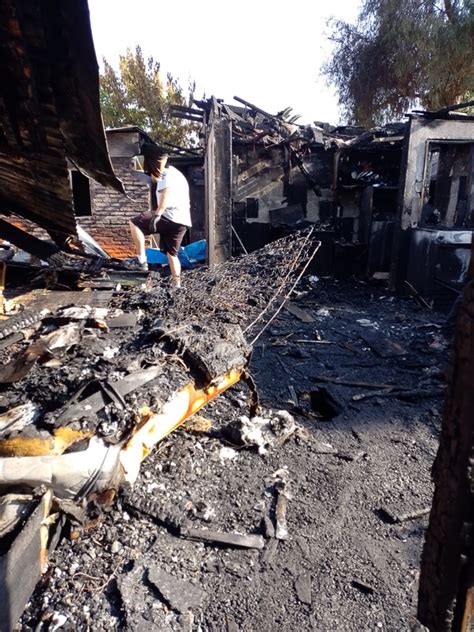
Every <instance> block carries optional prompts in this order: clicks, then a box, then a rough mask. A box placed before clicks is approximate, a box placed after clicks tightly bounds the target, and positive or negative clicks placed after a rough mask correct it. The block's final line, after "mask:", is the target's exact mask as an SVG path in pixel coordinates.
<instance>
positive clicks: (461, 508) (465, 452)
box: [418, 242, 474, 632]
mask: <svg viewBox="0 0 474 632" xmlns="http://www.w3.org/2000/svg"><path fill="white" fill-rule="evenodd" d="M473 384H474V242H473V246H472V250H471V264H470V270H469V280H468V282H467V284H466V286H465V288H464V302H463V305H462V308H461V309H460V311H459V315H458V321H457V330H456V334H455V343H454V353H453V358H452V366H451V375H450V383H449V387H448V393H447V396H446V401H445V409H444V415H443V422H442V429H441V438H440V445H439V449H438V454H437V456H436V460H435V463H434V466H433V478H434V482H435V492H434V498H433V506H432V509H431V515H430V522H429V527H428V531H427V533H426V540H425V545H424V549H423V555H422V561H421V576H420V587H419V594H418V619H419V621H420V622H421V623H422V624H423V625H425V626H427V627H428V628H429V630H430V632H461V631H462V632H464V631H466V632H467V630H469V629H471V627H470V626H471V625H472V624H473V623H474V620H473V617H472V611H473V605H474V601H473V600H474V471H473V463H474V389H473Z"/></svg>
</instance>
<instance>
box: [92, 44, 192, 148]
mask: <svg viewBox="0 0 474 632" xmlns="http://www.w3.org/2000/svg"><path fill="white" fill-rule="evenodd" d="M193 93H194V84H190V85H189V86H188V88H187V90H186V91H185V90H184V89H183V88H182V86H180V84H179V83H178V81H177V79H175V77H173V75H171V74H170V73H168V74H167V75H166V76H165V77H164V76H163V73H162V72H161V68H160V64H159V62H157V61H155V60H154V59H153V57H149V58H148V59H146V60H145V58H144V57H143V53H142V50H141V48H140V47H139V46H137V47H136V49H135V51H132V50H131V49H130V48H128V49H127V51H126V53H125V54H124V55H120V59H119V70H118V72H116V71H115V70H114V69H113V68H112V66H111V65H110V64H109V63H108V62H107V60H106V59H104V71H103V72H102V73H101V74H100V102H101V108H102V116H103V119H104V124H105V126H106V127H123V126H125V125H137V126H138V127H141V128H142V129H143V130H145V131H146V132H147V133H148V134H150V136H151V137H152V138H153V139H155V140H157V141H158V142H164V141H167V142H169V143H172V144H174V145H183V144H189V142H190V141H191V138H192V134H193V132H195V131H196V126H195V124H192V123H189V122H186V121H185V120H183V119H178V118H173V117H171V116H170V106H171V105H182V106H185V105H190V104H191V102H192V97H193Z"/></svg>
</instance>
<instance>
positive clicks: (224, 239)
mask: <svg viewBox="0 0 474 632" xmlns="http://www.w3.org/2000/svg"><path fill="white" fill-rule="evenodd" d="M213 101H214V102H213V106H212V109H211V112H210V115H209V121H208V135H207V147H206V158H205V162H204V170H205V182H206V239H207V262H208V263H209V265H213V264H214V263H219V262H221V261H226V260H227V259H228V258H229V257H230V256H231V254H232V123H231V121H230V120H229V119H228V118H227V117H222V116H221V115H220V107H219V105H218V103H217V102H216V101H215V100H213Z"/></svg>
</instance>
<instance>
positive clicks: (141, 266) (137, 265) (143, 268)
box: [124, 257, 148, 272]
mask: <svg viewBox="0 0 474 632" xmlns="http://www.w3.org/2000/svg"><path fill="white" fill-rule="evenodd" d="M124 263H125V264H126V265H127V266H131V267H133V268H134V269H135V270H140V272H148V262H147V261H143V262H141V261H140V259H139V258H138V257H128V259H124Z"/></svg>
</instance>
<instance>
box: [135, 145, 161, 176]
mask: <svg viewBox="0 0 474 632" xmlns="http://www.w3.org/2000/svg"><path fill="white" fill-rule="evenodd" d="M140 153H141V154H142V156H143V157H144V161H143V168H144V171H145V173H156V172H157V171H159V167H160V163H161V164H162V163H163V162H164V161H166V160H167V159H168V153H167V151H166V150H165V149H163V147H160V146H159V145H156V144H155V143H150V142H148V141H147V142H145V143H143V145H142V146H141V151H140Z"/></svg>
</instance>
